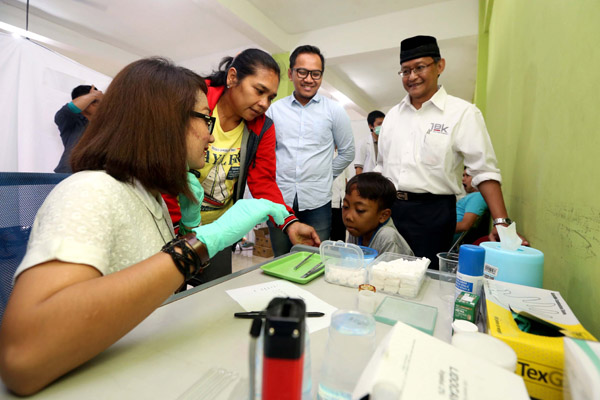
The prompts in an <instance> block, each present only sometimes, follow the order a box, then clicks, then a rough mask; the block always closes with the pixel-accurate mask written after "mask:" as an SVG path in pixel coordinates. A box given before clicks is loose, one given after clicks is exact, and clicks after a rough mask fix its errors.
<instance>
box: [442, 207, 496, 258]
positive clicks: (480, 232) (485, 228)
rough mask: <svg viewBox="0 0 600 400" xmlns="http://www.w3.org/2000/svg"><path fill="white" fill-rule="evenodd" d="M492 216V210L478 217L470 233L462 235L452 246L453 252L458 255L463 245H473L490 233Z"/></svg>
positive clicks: (466, 232) (465, 232)
mask: <svg viewBox="0 0 600 400" xmlns="http://www.w3.org/2000/svg"><path fill="white" fill-rule="evenodd" d="M490 224H491V215H490V210H485V211H484V213H483V214H482V215H480V216H478V217H477V219H476V220H475V222H474V223H473V226H471V228H470V229H469V230H468V231H464V232H463V233H461V235H460V237H459V238H458V239H457V240H456V241H455V242H454V244H452V247H451V249H450V251H451V252H453V253H457V252H458V249H459V247H460V245H461V244H473V243H475V242H476V241H477V240H478V239H480V238H482V237H483V236H487V235H489V233H490Z"/></svg>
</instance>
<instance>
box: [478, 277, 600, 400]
mask: <svg viewBox="0 0 600 400" xmlns="http://www.w3.org/2000/svg"><path fill="white" fill-rule="evenodd" d="M483 288H484V295H485V313H486V322H487V329H488V333H489V334H490V335H492V336H494V337H497V338H498V339H501V340H503V341H504V342H505V343H507V344H508V345H509V346H510V347H512V349H513V350H514V351H515V353H517V358H518V360H517V370H516V371H515V372H516V373H517V374H518V375H520V376H522V377H523V380H524V381H525V385H526V386H527V390H528V392H529V395H530V396H531V397H535V398H537V399H542V400H546V399H562V398H563V388H562V386H563V364H564V350H563V347H564V346H563V337H564V336H562V335H561V336H554V337H551V336H540V335H534V334H530V333H526V332H523V331H521V330H520V329H519V327H518V326H517V323H516V322H515V320H514V318H513V315H512V312H511V310H510V309H511V308H512V309H513V310H515V311H519V312H521V311H526V312H528V313H530V314H533V315H534V316H535V317H537V318H539V319H540V320H542V321H545V322H546V323H548V324H551V325H554V326H557V327H560V328H562V329H564V330H567V331H568V332H569V333H568V334H569V335H570V336H571V337H577V338H579V339H585V340H593V341H595V340H596V339H595V338H594V337H593V336H592V335H591V334H590V333H589V332H588V331H586V330H585V329H584V328H583V326H581V324H580V323H579V321H578V320H577V318H575V315H574V314H573V312H572V311H571V309H570V308H569V306H568V305H567V303H566V302H565V301H564V299H563V298H562V297H561V295H560V293H559V292H555V291H551V290H544V289H539V288H534V287H530V286H523V285H517V284H513V283H508V282H499V281H491V280H488V279H484V283H483ZM557 334H558V333H557Z"/></svg>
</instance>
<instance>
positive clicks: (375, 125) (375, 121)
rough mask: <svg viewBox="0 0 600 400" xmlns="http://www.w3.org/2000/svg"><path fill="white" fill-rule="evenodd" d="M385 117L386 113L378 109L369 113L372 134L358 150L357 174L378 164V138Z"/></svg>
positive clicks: (368, 170)
mask: <svg viewBox="0 0 600 400" xmlns="http://www.w3.org/2000/svg"><path fill="white" fill-rule="evenodd" d="M384 118H385V114H384V113H382V112H381V111H378V110H375V111H371V112H370V113H369V115H367V125H369V131H370V132H371V134H370V135H369V136H367V138H366V139H365V141H364V142H363V143H362V145H361V146H359V148H358V151H357V152H356V158H355V159H354V168H355V169H356V174H357V175H358V174H362V173H363V172H371V171H373V170H374V169H375V166H376V165H377V140H378V139H379V132H380V131H381V124H383V119H384Z"/></svg>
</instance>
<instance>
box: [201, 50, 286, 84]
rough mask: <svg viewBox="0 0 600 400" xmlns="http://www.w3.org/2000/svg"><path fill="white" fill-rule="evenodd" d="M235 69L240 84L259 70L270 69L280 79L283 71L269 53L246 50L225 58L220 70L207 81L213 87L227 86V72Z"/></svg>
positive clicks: (213, 73)
mask: <svg viewBox="0 0 600 400" xmlns="http://www.w3.org/2000/svg"><path fill="white" fill-rule="evenodd" d="M232 67H233V68H235V70H236V71H237V79H238V82H241V81H242V80H244V78H245V77H247V76H249V75H254V74H255V73H256V70H257V69H259V68H266V69H270V70H271V71H273V72H275V73H276V74H277V76H278V77H279V76H280V74H281V71H280V69H279V65H278V64H277V61H275V59H274V58H273V57H271V55H270V54H269V53H266V52H264V51H262V50H259V49H246V50H244V51H242V52H241V53H240V54H238V55H237V56H235V57H225V58H223V59H222V60H221V62H220V63H219V69H218V70H216V71H213V72H212V74H211V75H210V76H208V77H207V79H210V85H211V86H226V85H227V71H229V68H232Z"/></svg>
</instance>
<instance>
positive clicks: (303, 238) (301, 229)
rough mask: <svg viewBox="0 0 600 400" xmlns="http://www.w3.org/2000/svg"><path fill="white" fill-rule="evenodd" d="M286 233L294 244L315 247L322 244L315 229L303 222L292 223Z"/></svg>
mask: <svg viewBox="0 0 600 400" xmlns="http://www.w3.org/2000/svg"><path fill="white" fill-rule="evenodd" d="M285 233H287V235H288V237H289V238H290V242H292V244H305V245H307V246H314V247H318V246H319V245H320V244H321V239H319V235H317V231H315V228H313V227H312V226H310V225H306V224H303V223H302V222H292V223H291V224H290V225H289V226H288V227H287V229H286V230H285Z"/></svg>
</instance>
